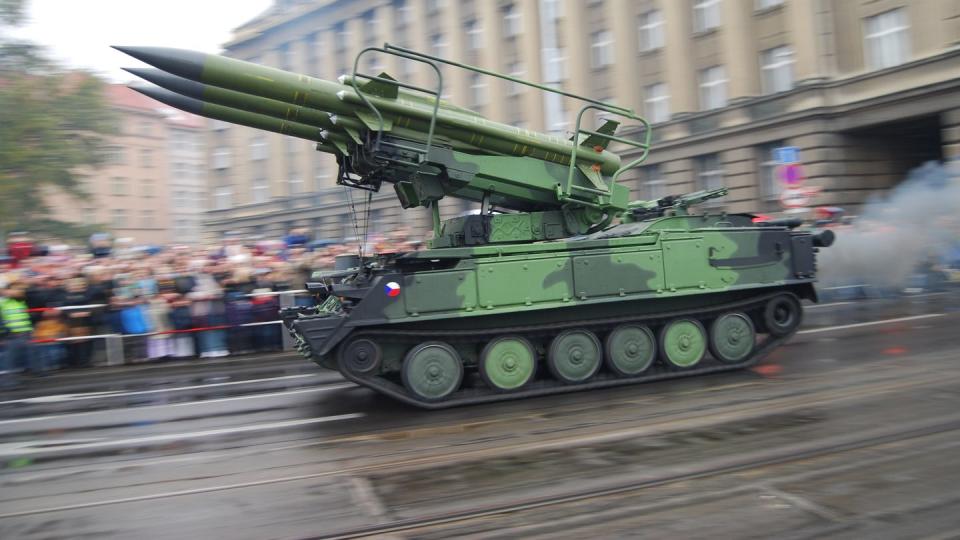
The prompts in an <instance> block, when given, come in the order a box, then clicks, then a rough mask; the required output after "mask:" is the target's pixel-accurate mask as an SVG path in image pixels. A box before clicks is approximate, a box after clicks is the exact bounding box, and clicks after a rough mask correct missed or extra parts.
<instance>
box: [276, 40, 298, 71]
mask: <svg viewBox="0 0 960 540" xmlns="http://www.w3.org/2000/svg"><path fill="white" fill-rule="evenodd" d="M277 55H278V56H279V57H280V69H283V70H286V71H290V70H292V69H293V57H294V54H293V46H292V45H291V44H290V43H284V44H282V45H280V49H279V50H278V51H277Z"/></svg>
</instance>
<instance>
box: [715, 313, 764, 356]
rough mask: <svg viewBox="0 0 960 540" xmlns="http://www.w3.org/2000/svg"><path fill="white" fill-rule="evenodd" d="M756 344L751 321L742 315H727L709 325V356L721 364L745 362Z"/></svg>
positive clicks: (755, 335) (755, 334) (754, 331)
mask: <svg viewBox="0 0 960 540" xmlns="http://www.w3.org/2000/svg"><path fill="white" fill-rule="evenodd" d="M756 343H757V332H756V330H754V328H753V321H751V320H750V317H747V316H746V315H744V314H743V313H739V312H737V313H727V314H724V315H721V316H719V317H717V319H716V320H715V321H713V324H712V325H710V354H712V355H713V357H714V358H716V359H717V360H720V361H721V362H728V363H735V362H740V361H741V360H745V359H746V358H748V357H749V356H750V353H751V352H753V347H754V345H756Z"/></svg>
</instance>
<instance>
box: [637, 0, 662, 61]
mask: <svg viewBox="0 0 960 540" xmlns="http://www.w3.org/2000/svg"><path fill="white" fill-rule="evenodd" d="M639 35H640V51H641V52H642V51H652V50H654V49H659V48H660V47H663V16H662V15H661V14H660V10H657V9H655V10H653V11H648V12H646V13H644V14H643V15H640V28H639Z"/></svg>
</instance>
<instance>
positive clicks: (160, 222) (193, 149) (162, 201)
mask: <svg viewBox="0 0 960 540" xmlns="http://www.w3.org/2000/svg"><path fill="white" fill-rule="evenodd" d="M106 99H107V102H108V103H109V105H110V107H111V108H112V109H113V110H114V111H115V113H116V115H117V119H118V122H119V126H118V127H119V130H118V133H117V134H116V135H114V136H112V138H111V139H110V140H109V141H108V145H109V146H108V161H107V163H105V164H104V165H103V166H101V167H100V168H98V169H96V170H94V171H90V172H88V173H87V174H85V175H84V176H83V180H82V182H83V188H84V190H85V191H86V193H88V194H89V197H87V198H84V199H76V198H74V197H71V196H68V195H66V194H64V193H56V192H55V193H51V194H50V197H49V204H50V206H51V208H52V209H54V212H55V215H56V216H57V217H58V218H59V219H62V220H64V221H71V222H74V223H82V224H86V225H98V226H102V227H103V228H104V229H105V230H106V231H109V232H110V233H112V234H113V236H114V238H128V239H130V241H131V242H132V243H134V244H138V245H145V244H167V243H171V242H177V243H199V242H200V239H201V236H200V230H201V222H202V216H203V210H204V206H203V204H204V201H205V200H206V196H205V192H206V184H207V181H206V174H207V172H208V167H207V165H206V156H207V154H206V151H205V150H204V144H205V141H204V139H205V137H204V134H205V133H206V130H207V127H206V121H205V120H204V119H202V118H199V117H196V116H192V115H188V114H185V113H181V112H179V111H174V110H172V109H170V108H169V107H167V106H166V105H163V104H161V103H159V102H157V101H154V100H152V99H149V98H147V97H145V96H143V95H141V94H139V93H137V92H134V91H133V90H131V89H129V88H127V87H126V86H125V85H122V84H111V85H108V86H107V89H106ZM184 190H187V191H186V193H188V194H189V195H188V196H184V197H181V196H180V195H181V194H182V193H184Z"/></svg>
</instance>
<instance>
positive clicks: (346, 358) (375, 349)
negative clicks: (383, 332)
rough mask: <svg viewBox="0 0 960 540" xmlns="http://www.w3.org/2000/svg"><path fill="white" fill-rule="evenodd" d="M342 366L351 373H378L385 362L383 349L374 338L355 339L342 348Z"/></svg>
mask: <svg viewBox="0 0 960 540" xmlns="http://www.w3.org/2000/svg"><path fill="white" fill-rule="evenodd" d="M339 360H340V367H341V368H342V369H344V370H346V371H349V372H350V373H356V374H358V375H369V374H372V373H378V372H379V371H380V366H381V364H382V363H383V350H382V349H381V348H380V345H379V344H378V343H377V342H376V341H373V340H372V339H366V338H360V339H355V340H353V341H351V342H349V343H347V344H346V346H344V347H341V348H340V358H339Z"/></svg>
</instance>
